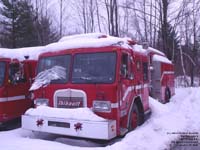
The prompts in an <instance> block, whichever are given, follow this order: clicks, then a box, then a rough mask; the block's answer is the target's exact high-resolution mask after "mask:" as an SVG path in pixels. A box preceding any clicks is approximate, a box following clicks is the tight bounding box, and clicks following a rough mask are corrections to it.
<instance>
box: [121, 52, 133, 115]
mask: <svg viewBox="0 0 200 150" xmlns="http://www.w3.org/2000/svg"><path fill="white" fill-rule="evenodd" d="M132 66H133V59H132V57H131V55H130V54H129V53H126V52H124V53H122V56H121V66H120V86H121V92H120V93H121V96H120V97H121V99H120V117H124V116H125V115H127V113H128V107H129V101H130V99H131V97H132V90H133V86H132V85H133V78H134V75H133V67H132Z"/></svg>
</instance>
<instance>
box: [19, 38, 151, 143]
mask: <svg viewBox="0 0 200 150" xmlns="http://www.w3.org/2000/svg"><path fill="white" fill-rule="evenodd" d="M95 36H96V37H95ZM95 36H94V35H93V36H92V37H89V38H88V37H84V38H82V37H81V35H80V36H74V37H67V38H66V39H65V40H66V41H62V42H60V43H55V44H51V45H49V46H47V47H46V48H47V49H49V50H50V52H46V53H43V54H41V55H40V57H39V61H38V67H37V74H38V75H37V77H39V80H38V81H40V83H39V84H37V85H39V86H38V87H37V86H36V87H32V88H31V90H32V92H33V95H34V99H33V100H34V104H35V106H36V108H35V109H31V110H30V111H27V112H26V113H25V114H24V115H23V116H22V128H24V129H28V130H32V131H40V132H48V133H55V134H63V135H69V136H76V137H84V138H92V139H104V140H109V139H112V138H114V137H116V136H119V135H124V134H125V133H127V132H128V131H132V130H133V129H135V128H136V127H137V126H138V125H141V124H142V123H143V122H144V121H145V117H146V116H148V115H149V114H150V108H149V81H150V71H149V67H150V64H149V55H148V54H147V51H146V50H144V51H138V50H135V49H134V45H135V42H134V41H131V40H129V39H125V38H116V37H110V36H106V35H101V34H100V35H95ZM48 71H49V73H50V74H51V76H50V75H48ZM55 72H59V73H58V74H54V73H55ZM45 73H46V75H45ZM53 74H54V75H53ZM59 75H60V77H58V78H55V77H56V76H59ZM37 77H36V80H37ZM42 77H43V78H45V80H47V78H52V80H51V81H49V82H42V81H43V80H42ZM44 83H46V84H44ZM41 105H43V106H44V105H45V106H50V107H53V108H51V109H50V108H44V107H42V106H41ZM39 108H40V110H42V109H43V108H44V109H47V110H46V111H44V112H43V111H41V112H40V113H39V114H38V113H37V109H39ZM78 108H89V109H90V110H91V111H92V112H94V113H95V114H96V115H97V116H100V117H102V118H103V119H104V120H90V119H89V118H88V119H81V116H80V118H79V119H77V118H76V119H74V118H72V116H70V117H69V118H64V117H63V113H65V111H64V109H66V113H67V110H69V109H74V110H76V109H77V110H78ZM48 109H49V110H48ZM59 109H60V110H62V115H61V116H59V115H58V116H55V114H54V115H53V116H49V115H47V113H49V112H50V111H53V110H56V111H57V112H58V111H59ZM75 113H76V112H75ZM83 115H84V114H83Z"/></svg>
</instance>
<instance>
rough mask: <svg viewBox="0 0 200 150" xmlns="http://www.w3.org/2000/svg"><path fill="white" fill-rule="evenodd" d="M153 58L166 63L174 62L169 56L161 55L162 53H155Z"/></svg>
mask: <svg viewBox="0 0 200 150" xmlns="http://www.w3.org/2000/svg"><path fill="white" fill-rule="evenodd" d="M152 60H153V61H159V62H163V63H166V64H172V62H171V61H170V60H169V59H168V58H167V57H164V56H160V55H157V54H155V55H153V58H152Z"/></svg>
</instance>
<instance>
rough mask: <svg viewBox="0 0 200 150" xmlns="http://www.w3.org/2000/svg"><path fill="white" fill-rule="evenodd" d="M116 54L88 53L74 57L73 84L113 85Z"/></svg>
mask: <svg viewBox="0 0 200 150" xmlns="http://www.w3.org/2000/svg"><path fill="white" fill-rule="evenodd" d="M115 66H116V53H115V52H107V53H89V54H88V53H87V54H77V55H75V57H74V65H73V71H72V83H113V82H114V79H115Z"/></svg>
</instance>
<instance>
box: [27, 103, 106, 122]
mask: <svg viewBox="0 0 200 150" xmlns="http://www.w3.org/2000/svg"><path fill="white" fill-rule="evenodd" d="M25 114H26V115H31V116H44V117H53V118H54V117H55V118H58V117H59V118H67V119H75V120H76V119H77V120H88V121H105V119H104V118H101V117H99V116H97V115H96V114H94V113H93V112H92V110H90V109H89V108H74V109H66V108H51V107H47V106H39V107H37V108H31V109H29V110H27V111H26V113H25Z"/></svg>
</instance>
